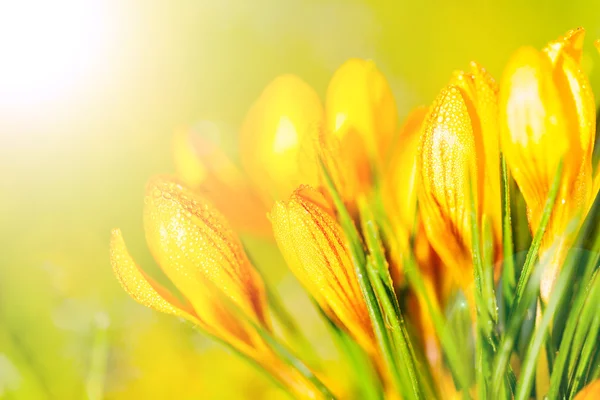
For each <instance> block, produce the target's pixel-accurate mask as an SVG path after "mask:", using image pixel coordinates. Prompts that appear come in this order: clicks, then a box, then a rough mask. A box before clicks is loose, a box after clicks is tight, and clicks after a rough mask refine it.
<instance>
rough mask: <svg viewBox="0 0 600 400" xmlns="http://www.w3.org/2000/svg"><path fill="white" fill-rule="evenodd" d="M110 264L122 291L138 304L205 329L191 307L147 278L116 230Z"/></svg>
mask: <svg viewBox="0 0 600 400" xmlns="http://www.w3.org/2000/svg"><path fill="white" fill-rule="evenodd" d="M110 262H111V264H112V267H113V271H114V273H115V275H116V277H117V279H118V280H119V282H120V283H121V286H123V289H125V291H126V292H127V294H129V295H130V296H131V297H132V298H133V299H134V300H135V301H137V302H138V303H140V304H142V305H144V306H146V307H149V308H152V309H153V310H156V311H160V312H163V313H166V314H171V315H174V316H176V317H180V318H184V319H186V320H188V321H190V322H192V323H194V324H196V325H200V326H204V324H202V323H201V322H200V320H199V319H198V317H197V316H196V314H195V312H194V310H193V309H192V308H191V306H189V305H186V304H183V303H181V302H180V301H179V300H177V298H176V297H175V296H173V295H172V294H171V293H170V292H169V291H168V290H167V289H166V288H164V287H163V286H161V285H160V284H158V283H157V282H156V281H154V279H152V278H150V277H149V276H148V275H147V274H146V273H145V272H144V271H143V270H142V269H141V268H140V267H139V266H138V265H137V264H136V262H135V261H134V260H133V257H131V255H130V254H129V252H128V251H127V247H126V246H125V241H124V240H123V234H122V233H121V231H120V230H119V229H115V230H113V231H112V233H111V238H110Z"/></svg>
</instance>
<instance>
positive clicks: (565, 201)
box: [500, 29, 596, 300]
mask: <svg viewBox="0 0 600 400" xmlns="http://www.w3.org/2000/svg"><path fill="white" fill-rule="evenodd" d="M582 41H583V30H582V29H579V30H575V31H571V32H568V33H567V34H566V35H565V36H564V37H561V38H559V39H558V40H556V41H555V42H551V43H549V44H548V46H547V47H546V48H545V49H544V50H543V51H537V50H535V49H533V48H530V47H525V48H522V49H520V50H518V51H517V52H516V53H515V54H514V55H513V57H512V58H511V60H510V61H509V63H508V66H507V67H506V70H505V72H504V77H503V81H502V86H501V89H500V121H501V145H502V151H503V153H504V155H505V157H506V161H507V164H508V166H509V167H510V170H511V173H512V176H513V177H514V179H515V181H516V182H517V184H518V186H519V189H520V190H521V192H522V193H523V197H524V198H525V202H526V204H527V213H528V219H529V225H530V227H531V230H532V231H533V232H535V231H536V230H537V227H538V224H539V222H540V218H541V215H542V211H543V208H544V204H545V201H546V198H547V197H548V194H549V191H550V187H551V186H552V182H553V180H554V177H555V175H556V173H557V169H558V166H559V164H560V162H561V161H562V162H563V171H562V176H561V181H560V188H559V192H558V197H557V201H556V203H555V206H554V209H553V211H552V215H551V217H550V221H549V225H548V227H547V229H546V235H545V236H544V239H543V242H542V246H541V250H540V251H541V253H542V254H544V253H545V252H546V251H548V250H549V249H551V248H552V257H551V261H550V264H549V265H547V266H546V270H545V271H544V275H543V277H542V285H541V293H542V298H543V299H544V300H547V299H548V296H549V293H550V291H551V289H552V287H553V285H554V281H555V279H556V277H557V274H558V271H559V267H560V264H562V261H563V260H564V257H565V255H566V250H567V249H568V246H569V245H570V243H571V241H572V240H573V236H574V234H573V233H574V230H572V229H570V230H567V226H568V225H569V223H570V222H571V221H573V220H574V219H575V218H578V217H581V216H582V215H581V214H582V213H585V212H586V210H587V208H588V207H589V205H590V202H591V200H592V197H593V196H592V164H591V155H592V151H593V143H594V134H595V132H594V129H595V121H596V111H595V102H594V97H593V94H592V92H591V89H590V85H589V82H588V80H587V78H586V77H585V75H584V74H583V72H582V70H581V66H580V60H581V48H582ZM567 231H569V233H567Z"/></svg>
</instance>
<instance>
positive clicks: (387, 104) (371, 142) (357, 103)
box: [325, 58, 398, 161]
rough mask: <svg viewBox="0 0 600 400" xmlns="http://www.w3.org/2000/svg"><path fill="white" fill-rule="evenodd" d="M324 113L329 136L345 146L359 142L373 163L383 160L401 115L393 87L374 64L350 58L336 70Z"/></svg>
mask: <svg viewBox="0 0 600 400" xmlns="http://www.w3.org/2000/svg"><path fill="white" fill-rule="evenodd" d="M325 110H326V126H327V131H328V132H329V133H330V134H333V135H335V136H337V137H338V138H340V139H341V141H342V143H345V144H346V143H352V141H353V140H356V139H359V140H358V143H357V142H356V141H354V143H353V144H354V145H357V146H362V149H360V150H362V151H360V152H359V153H362V154H364V155H365V156H370V157H371V161H380V160H383V159H384V157H385V155H386V152H387V150H388V148H389V145H390V144H391V142H392V139H393V137H394V134H395V133H396V129H397V125H398V115H397V110H396V102H395V100H394V96H393V94H392V91H391V89H390V86H389V84H388V82H387V80H386V79H385V76H384V75H383V74H382V73H381V72H380V71H379V69H378V68H377V66H376V65H375V63H374V62H373V61H371V60H362V59H358V58H351V59H349V60H348V61H346V62H345V63H344V64H342V66H340V67H339V68H338V69H337V71H336V72H335V73H334V75H333V77H332V78H331V81H330V82H329V87H328V88H327V98H326V103H325ZM355 134H356V135H357V137H356V138H353V139H350V140H349V141H346V140H345V139H346V138H349V137H350V136H352V135H355ZM365 147H366V150H367V152H365V151H364V148H365ZM357 150H358V148H357Z"/></svg>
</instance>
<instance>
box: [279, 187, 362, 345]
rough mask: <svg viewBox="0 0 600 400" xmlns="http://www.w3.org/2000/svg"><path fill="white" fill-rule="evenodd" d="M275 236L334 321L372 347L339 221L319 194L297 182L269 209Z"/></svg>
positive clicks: (287, 259)
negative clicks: (284, 199)
mask: <svg viewBox="0 0 600 400" xmlns="http://www.w3.org/2000/svg"><path fill="white" fill-rule="evenodd" d="M270 218H271V222H272V224H273V232H274V235H275V240H276V241H277V244H278V245H279V248H280V250H281V252H282V254H283V256H284V258H285V260H286V262H287V264H288V266H289V268H290V269H291V271H292V272H293V273H294V275H295V276H296V277H297V278H298V280H299V281H300V282H301V283H302V284H303V286H304V287H305V288H306V290H307V291H308V292H309V293H310V294H311V295H312V296H313V297H314V298H315V300H316V301H317V302H318V303H319V305H320V306H321V307H322V308H323V309H324V310H326V311H328V312H330V313H331V314H330V316H331V317H332V319H333V320H334V321H339V322H340V323H341V324H342V326H344V327H345V328H346V329H347V330H348V331H349V332H350V333H351V334H352V335H353V336H354V337H355V338H356V340H357V341H359V343H361V345H363V346H364V347H365V349H367V350H368V351H371V352H373V351H374V344H373V343H374V342H373V336H372V330H371V322H370V320H369V314H368V312H367V307H366V304H365V302H364V299H363V296H362V293H361V291H360V288H359V285H358V281H357V278H356V274H355V272H354V267H353V264H352V261H351V259H350V253H349V250H348V247H347V244H346V242H345V237H344V233H343V231H342V228H341V226H340V225H339V224H338V222H337V221H336V219H335V216H334V215H333V210H332V209H331V207H330V206H329V205H328V204H327V202H326V200H325V198H324V197H323V195H321V194H320V193H319V192H317V191H316V190H314V189H312V188H309V187H305V186H303V187H300V188H299V189H298V190H297V191H296V192H294V193H293V194H292V196H291V197H290V199H289V201H288V202H277V203H276V204H275V206H274V207H273V210H272V212H271V214H270Z"/></svg>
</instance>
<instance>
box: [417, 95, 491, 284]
mask: <svg viewBox="0 0 600 400" xmlns="http://www.w3.org/2000/svg"><path fill="white" fill-rule="evenodd" d="M464 96H465V95H464V94H463V92H462V90H461V89H460V88H458V87H456V86H449V87H448V88H446V89H444V90H443V91H442V92H441V93H440V95H439V96H438V98H437V100H436V103H435V104H434V106H433V108H432V112H431V114H430V115H429V116H428V118H427V121H426V122H425V126H424V130H423V134H422V137H421V145H420V152H419V155H418V165H419V168H420V172H419V182H418V185H419V189H418V190H419V192H418V198H419V205H420V210H421V215H422V218H423V225H424V226H425V230H426V232H427V237H428V238H429V241H430V242H431V245H432V246H433V247H434V249H435V250H436V252H437V253H438V254H439V256H440V258H441V260H442V261H443V262H444V264H445V265H447V266H448V267H449V268H450V270H451V271H450V272H451V273H452V274H453V276H454V279H455V280H456V281H458V283H459V284H461V285H467V284H468V283H469V282H470V281H471V279H472V278H471V277H472V273H471V270H470V268H469V266H470V265H471V253H470V248H471V232H470V212H471V201H470V198H471V197H470V190H471V189H470V186H469V181H470V182H472V184H473V186H474V187H473V191H474V193H475V194H477V192H478V191H479V190H480V189H481V188H480V187H481V186H482V185H479V184H478V182H481V180H480V179H479V178H478V176H480V175H479V174H481V172H482V171H478V168H477V164H476V154H477V153H478V151H477V148H476V142H475V138H474V134H473V129H472V123H471V119H470V117H469V112H468V109H467V105H466V103H465V97H464ZM479 151H482V150H481V149H479ZM478 186H479V188H478Z"/></svg>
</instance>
